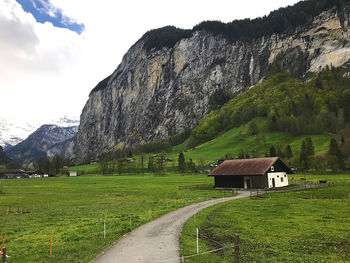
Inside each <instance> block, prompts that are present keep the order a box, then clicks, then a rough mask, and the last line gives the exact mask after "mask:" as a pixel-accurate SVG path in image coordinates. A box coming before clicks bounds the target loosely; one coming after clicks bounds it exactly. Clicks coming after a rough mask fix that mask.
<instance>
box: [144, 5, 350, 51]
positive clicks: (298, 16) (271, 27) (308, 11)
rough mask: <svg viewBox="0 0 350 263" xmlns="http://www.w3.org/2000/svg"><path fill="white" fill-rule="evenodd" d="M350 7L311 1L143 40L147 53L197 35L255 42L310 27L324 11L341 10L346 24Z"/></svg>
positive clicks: (146, 36)
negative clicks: (205, 32) (302, 27)
mask: <svg viewBox="0 0 350 263" xmlns="http://www.w3.org/2000/svg"><path fill="white" fill-rule="evenodd" d="M348 6H349V0H308V1H300V2H299V3H297V4H295V5H294V6H288V7H284V8H280V9H278V10H275V11H273V12H271V13H270V14H269V15H268V16H264V17H259V18H256V19H242V20H234V21H232V22H230V23H223V22H220V21H204V22H202V23H200V24H198V25H196V26H194V27H193V28H192V29H179V28H176V27H174V26H166V27H163V28H158V29H154V30H150V31H148V32H146V33H145V34H144V35H143V36H142V38H141V39H140V40H139V41H144V47H145V49H146V50H151V49H152V48H155V49H157V50H160V49H162V48H163V47H168V48H172V47H174V45H175V44H176V43H177V42H178V41H180V40H181V39H184V38H188V37H190V36H191V35H192V34H193V32H196V31H203V30H204V31H207V32H210V33H212V34H213V35H220V36H223V37H225V38H226V39H227V40H229V41H230V42H235V41H251V40H253V39H256V38H259V37H262V36H271V35H273V34H288V33H294V32H295V31H296V30H297V29H298V28H299V27H301V26H307V25H308V24H310V23H311V22H312V20H313V19H314V17H316V16H318V15H319V14H320V13H322V12H323V11H327V10H329V9H331V8H337V10H338V11H339V19H340V21H341V22H342V21H343V20H344V16H343V15H342V11H343V10H344V9H346V8H348Z"/></svg>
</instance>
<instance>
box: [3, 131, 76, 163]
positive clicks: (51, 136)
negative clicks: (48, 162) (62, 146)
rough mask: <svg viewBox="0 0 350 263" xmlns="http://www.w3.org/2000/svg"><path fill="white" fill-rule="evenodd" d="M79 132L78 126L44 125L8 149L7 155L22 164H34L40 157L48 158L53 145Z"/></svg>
mask: <svg viewBox="0 0 350 263" xmlns="http://www.w3.org/2000/svg"><path fill="white" fill-rule="evenodd" d="M77 130H78V127H77V126H72V127H59V126H56V125H42V126H41V127H40V128H38V129H37V130H36V131H35V132H33V133H32V134H31V135H29V137H28V138H27V139H25V140H24V141H22V142H20V143H19V144H17V145H16V146H13V147H12V148H10V149H8V150H7V151H6V154H7V155H8V156H9V157H10V158H11V159H13V160H15V161H18V162H19V163H21V164H27V163H30V162H33V161H35V160H36V159H37V158H39V157H46V155H47V151H48V149H49V148H50V147H52V146H53V145H55V144H57V143H61V142H64V141H66V140H68V139H71V138H72V137H74V136H75V135H76V132H77Z"/></svg>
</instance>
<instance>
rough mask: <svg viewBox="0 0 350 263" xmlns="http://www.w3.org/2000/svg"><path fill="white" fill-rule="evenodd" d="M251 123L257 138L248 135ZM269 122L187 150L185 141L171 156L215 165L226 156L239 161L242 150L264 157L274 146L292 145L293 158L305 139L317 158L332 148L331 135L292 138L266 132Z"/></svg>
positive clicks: (234, 131)
mask: <svg viewBox="0 0 350 263" xmlns="http://www.w3.org/2000/svg"><path fill="white" fill-rule="evenodd" d="M252 122H254V123H256V124H257V126H258V130H259V131H258V133H257V134H256V135H249V134H248V130H249V126H250V124H251V123H252ZM267 122H268V120H267V119H266V118H256V119H254V120H252V121H251V122H249V123H248V124H245V125H242V126H240V127H238V128H232V129H231V130H228V131H227V132H225V133H223V134H221V135H219V136H218V137H217V138H215V139H212V140H210V141H208V142H205V143H203V144H201V145H198V146H196V147H194V148H192V149H188V150H186V144H187V142H188V141H186V142H185V143H183V144H181V145H178V146H175V147H173V152H172V153H171V154H170V156H171V157H173V158H176V157H177V155H178V152H181V151H184V154H185V157H186V158H187V159H189V158H191V159H192V160H193V161H195V162H197V163H198V160H199V159H200V158H203V159H204V160H205V161H206V162H213V161H215V160H216V159H218V158H223V157H225V156H230V157H234V158H237V157H238V155H239V152H240V151H244V153H245V154H246V153H248V154H249V155H250V157H263V156H265V155H266V153H268V152H269V149H270V148H271V146H274V147H275V148H280V149H281V150H284V149H285V147H286V146H287V145H288V144H289V145H290V146H291V148H292V151H293V153H294V155H296V154H297V153H299V152H300V149H301V145H302V142H303V141H304V140H305V139H306V137H310V138H311V139H312V141H313V144H314V147H315V153H316V155H323V154H326V152H327V150H328V148H329V141H330V139H331V137H332V135H331V134H317V135H310V136H308V135H299V136H293V135H288V134H286V133H281V132H270V131H268V130H267Z"/></svg>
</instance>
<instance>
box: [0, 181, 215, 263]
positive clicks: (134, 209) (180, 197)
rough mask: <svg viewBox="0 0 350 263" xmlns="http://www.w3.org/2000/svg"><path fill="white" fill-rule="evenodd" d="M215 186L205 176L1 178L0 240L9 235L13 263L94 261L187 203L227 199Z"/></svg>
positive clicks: (9, 250)
mask: <svg viewBox="0 0 350 263" xmlns="http://www.w3.org/2000/svg"><path fill="white" fill-rule="evenodd" d="M198 185H201V187H202V188H201V189H202V190H201V189H200V188H196V186H198ZM212 187H213V180H212V178H208V177H206V176H201V175H185V176H181V175H167V176H164V177H157V176H153V175H149V174H148V175H146V176H138V175H134V176H110V177H108V176H82V177H59V178H43V179H20V180H0V190H1V191H0V236H1V237H0V238H2V237H3V236H4V235H5V234H6V235H7V238H6V243H5V246H6V248H7V252H8V255H10V258H9V259H8V262H9V263H11V262H89V261H90V260H91V259H93V258H94V257H95V256H97V255H98V254H99V253H100V252H101V251H102V250H103V249H105V248H106V247H107V246H108V245H110V244H111V243H112V242H113V241H115V240H117V239H118V238H119V237H121V236H122V235H123V234H125V233H126V232H129V231H130V230H131V229H133V228H135V227H137V226H139V225H141V224H144V223H145V222H148V221H149V220H150V219H154V218H156V217H159V216H160V215H162V214H164V213H167V212H168V211H170V210H174V209H176V208H179V207H182V206H185V205H186V203H187V202H188V203H193V202H200V201H204V200H207V198H215V197H222V192H221V191H217V190H213V189H212ZM167 206H168V209H167ZM130 215H131V219H132V223H131V225H130ZM149 216H150V217H149ZM104 221H105V222H106V229H107V231H106V238H105V239H104V238H103V222H104ZM51 232H53V255H52V256H50V254H49V250H50V238H51Z"/></svg>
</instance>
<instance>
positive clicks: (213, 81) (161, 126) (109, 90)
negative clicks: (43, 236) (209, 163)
mask: <svg viewBox="0 0 350 263" xmlns="http://www.w3.org/2000/svg"><path fill="white" fill-rule="evenodd" d="M340 18H341V19H340ZM349 25H350V23H349V21H348V15H347V14H346V15H345V16H344V14H343V13H342V14H339V13H337V11H335V9H333V10H330V11H327V12H323V13H322V14H320V15H319V16H317V17H315V18H314V20H313V22H312V23H309V24H308V25H307V26H303V27H298V28H297V29H296V30H295V32H294V33H292V34H279V35H278V34H273V35H270V36H265V37H259V38H255V39H253V40H249V41H236V42H233V43H232V42H230V41H228V40H227V39H226V38H225V37H222V36H220V35H215V36H214V35H213V34H211V33H208V32H207V31H195V32H192V33H191V35H190V36H188V37H186V38H183V39H181V40H179V41H178V42H177V43H176V44H175V45H174V46H173V47H163V48H161V49H150V50H148V49H147V48H145V41H144V40H143V39H141V40H140V41H138V42H137V43H136V44H135V45H134V46H132V47H131V48H130V50H129V51H128V52H127V53H126V54H125V56H124V57H123V60H122V62H121V64H120V65H119V66H118V68H117V69H116V70H115V71H114V72H113V74H112V75H111V76H109V77H108V78H106V79H105V80H103V81H102V82H101V83H99V85H98V86H97V87H96V88H95V89H94V90H93V91H92V92H91V94H90V96H89V100H88V101H87V103H86V105H85V107H84V109H83V111H82V114H81V118H80V126H79V131H78V134H77V144H76V147H75V156H76V158H77V160H83V159H84V158H86V157H87V156H89V155H96V154H99V153H101V152H103V151H105V150H109V149H112V148H113V147H116V146H118V145H131V144H133V145H135V144H140V143H145V142H150V141H153V140H159V139H163V138H168V137H169V136H171V135H174V134H177V133H180V132H182V131H183V130H184V129H188V128H190V129H191V128H194V127H195V126H196V125H198V123H199V121H200V120H201V118H203V117H204V115H205V114H206V113H208V103H209V98H210V96H211V95H212V94H213V93H214V92H215V91H216V90H218V89H222V90H229V91H231V92H233V93H234V94H236V95H237V94H240V93H241V92H243V91H244V90H246V89H248V88H249V87H251V86H253V85H255V84H257V83H258V82H259V81H261V80H262V79H264V77H265V76H266V74H267V71H268V67H269V64H271V63H277V64H279V65H280V66H282V67H283V68H284V69H286V70H288V71H290V72H291V73H293V74H294V75H296V76H298V77H300V78H301V79H304V80H308V79H310V77H312V76H313V75H314V74H315V73H317V72H319V71H320V70H321V69H322V68H324V67H326V66H327V65H328V66H330V65H333V66H335V67H338V66H341V65H343V64H345V63H346V62H348V60H349V59H350V41H349V40H350V34H349Z"/></svg>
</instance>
